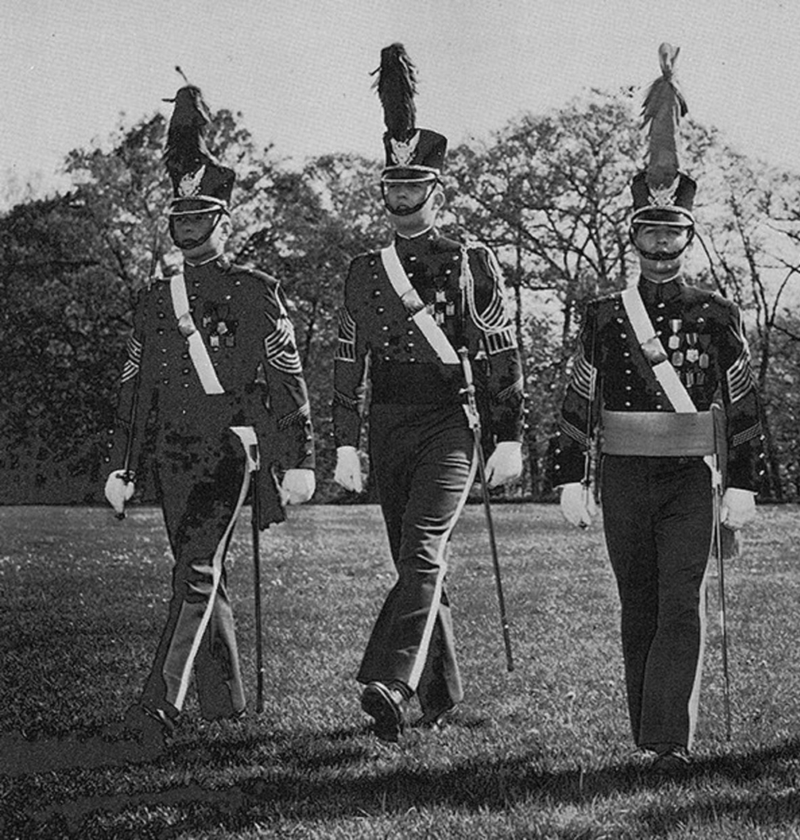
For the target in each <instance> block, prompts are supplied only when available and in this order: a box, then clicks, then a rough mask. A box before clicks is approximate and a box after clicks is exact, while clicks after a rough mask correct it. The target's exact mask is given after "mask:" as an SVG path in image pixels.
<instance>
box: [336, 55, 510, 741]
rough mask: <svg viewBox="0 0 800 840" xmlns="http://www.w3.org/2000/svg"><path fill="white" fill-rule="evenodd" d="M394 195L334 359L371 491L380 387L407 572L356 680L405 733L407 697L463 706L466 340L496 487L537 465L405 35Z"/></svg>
mask: <svg viewBox="0 0 800 840" xmlns="http://www.w3.org/2000/svg"><path fill="white" fill-rule="evenodd" d="M376 72H377V73H378V78H377V81H376V87H377V90H378V95H379V97H380V99H381V103H382V106H383V110H384V117H385V123H386V128H387V131H386V133H385V134H384V148H385V152H386V166H385V169H384V170H383V173H382V176H381V190H382V195H383V201H384V205H385V208H386V212H387V216H388V219H389V222H390V224H391V226H392V228H393V229H394V233H395V235H394V240H393V242H392V243H391V244H390V245H388V246H387V247H386V248H383V249H382V250H379V251H374V252H371V253H367V254H364V255H361V256H359V257H356V259H355V260H353V262H352V264H351V266H350V271H349V274H348V277H347V280H346V283H345V291H344V304H343V306H342V307H341V309H340V312H339V341H338V349H337V352H336V356H335V366H334V367H335V372H334V380H335V381H334V404H333V421H334V434H335V439H336V444H337V462H336V470H335V475H334V479H335V481H337V482H338V483H339V484H340V485H341V486H343V487H344V488H346V489H347V490H351V491H355V492H360V491H361V489H362V475H361V465H360V460H359V454H358V446H359V440H360V430H361V424H362V419H363V414H364V411H365V385H366V380H367V378H368V379H369V383H370V385H371V397H370V406H369V453H370V464H371V466H372V468H373V474H374V479H375V483H376V487H377V491H378V496H379V500H380V505H381V511H382V513H383V518H384V521H385V524H386V530H387V533H388V538H389V546H390V550H391V555H392V560H393V561H394V565H395V569H396V572H397V581H396V583H395V585H394V587H393V588H392V590H391V591H390V592H389V594H388V596H387V598H386V600H385V603H384V605H383V608H382V610H381V612H380V615H379V616H378V619H377V621H376V623H375V626H374V628H373V630H372V634H371V636H370V639H369V642H368V644H367V648H366V651H365V653H364V656H363V660H362V662H361V667H360V669H359V671H358V674H357V680H358V681H359V682H360V683H362V684H364V685H365V686H366V687H365V688H364V690H363V693H362V696H361V706H362V708H363V710H364V711H365V712H366V713H367V714H368V715H369V716H370V717H372V718H373V719H374V731H375V733H376V735H377V736H378V737H379V738H381V739H383V740H387V741H395V740H397V738H398V736H399V735H400V733H401V732H402V730H403V727H404V725H405V716H406V704H407V703H408V701H409V700H410V699H411V698H412V696H413V695H414V694H416V695H417V696H418V700H419V704H420V708H421V712H422V715H421V717H420V718H419V719H418V720H417V721H416V722H415V723H416V724H418V725H421V726H434V725H436V724H437V722H438V721H439V719H440V717H441V716H442V715H443V714H444V713H445V712H447V711H448V710H450V709H451V708H453V706H455V704H457V703H458V702H459V701H460V700H461V699H462V686H461V676H460V673H459V667H458V664H457V662H456V652H455V643H454V637H453V622H452V618H451V613H450V602H449V600H448V597H447V592H446V589H445V575H446V571H447V563H446V557H445V549H446V546H447V543H448V540H449V538H450V535H451V533H452V531H453V528H454V526H455V524H456V521H457V520H458V517H459V515H460V513H461V510H462V508H463V506H464V503H465V501H466V499H467V495H468V492H469V489H470V487H471V485H472V483H473V480H474V477H475V471H476V463H477V460H476V452H475V446H474V440H473V436H472V432H471V431H470V428H469V426H468V423H467V417H466V414H465V411H464V405H463V403H464V397H463V392H462V389H463V388H464V385H465V383H464V379H463V376H462V368H461V366H460V363H459V358H458V356H457V352H456V351H457V349H458V348H461V347H466V348H467V349H468V353H469V357H470V359H471V360H472V362H474V363H475V367H476V371H475V374H476V380H478V378H479V377H480V381H479V382H478V384H481V385H482V388H483V391H484V392H485V393H486V396H487V400H488V403H489V404H490V413H491V420H492V426H493V433H494V441H493V442H496V447H495V448H494V451H493V452H492V454H491V456H490V457H489V459H488V461H487V464H486V475H487V480H488V485H489V486H491V487H496V486H498V485H500V484H502V483H504V482H507V481H511V480H513V479H515V478H517V477H518V476H519V475H520V473H521V470H522V462H521V442H520V441H521V434H522V377H521V364H520V357H519V352H518V349H517V344H516V339H515V336H514V329H513V325H512V323H511V320H510V318H509V316H508V313H507V311H506V307H505V304H504V299H503V288H502V280H501V277H500V272H499V268H498V265H497V262H496V260H495V258H494V256H493V255H492V254H491V253H490V252H489V251H488V250H487V249H486V248H485V247H483V246H480V245H464V244H461V243H459V242H456V241H453V240H450V239H447V238H445V237H444V236H442V235H441V234H440V233H439V232H438V230H437V229H436V220H437V216H438V214H439V211H440V210H441V208H442V205H443V204H444V194H443V191H442V186H441V182H440V176H441V170H442V165H443V163H444V158H445V153H446V149H447V140H446V138H445V137H443V136H442V135H441V134H437V133H436V132H434V131H430V130H428V129H418V128H416V127H415V107H414V100H413V97H414V94H415V92H416V74H415V68H414V66H413V64H412V63H411V61H410V59H409V57H408V55H407V54H406V52H405V49H404V48H403V46H402V45H401V44H392V45H391V46H389V47H387V48H385V49H384V50H383V51H382V53H381V64H380V67H379V69H378V70H377V71H376Z"/></svg>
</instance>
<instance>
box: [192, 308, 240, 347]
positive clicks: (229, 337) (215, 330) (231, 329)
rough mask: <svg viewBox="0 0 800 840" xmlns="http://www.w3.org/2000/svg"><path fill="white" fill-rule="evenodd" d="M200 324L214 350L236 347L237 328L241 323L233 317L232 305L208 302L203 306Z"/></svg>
mask: <svg viewBox="0 0 800 840" xmlns="http://www.w3.org/2000/svg"><path fill="white" fill-rule="evenodd" d="M200 323H201V326H202V329H203V332H204V333H205V334H206V335H207V336H208V344H209V347H211V348H212V349H215V350H218V349H219V348H220V347H235V346H236V328H237V327H238V325H239V322H238V321H237V320H236V319H235V318H233V317H231V312H230V304H228V303H217V302H216V301H206V302H205V303H204V304H203V317H202V319H201V321H200Z"/></svg>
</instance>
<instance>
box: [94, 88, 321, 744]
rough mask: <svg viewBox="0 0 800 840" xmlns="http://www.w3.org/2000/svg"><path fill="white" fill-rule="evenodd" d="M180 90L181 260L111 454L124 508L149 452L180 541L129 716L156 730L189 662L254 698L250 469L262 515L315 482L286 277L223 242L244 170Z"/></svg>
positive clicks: (227, 700)
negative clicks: (243, 613)
mask: <svg viewBox="0 0 800 840" xmlns="http://www.w3.org/2000/svg"><path fill="white" fill-rule="evenodd" d="M174 102H175V107H174V113H173V117H172V119H171V121H170V126H169V133H168V138H167V149H166V154H165V162H166V166H167V170H168V172H169V175H170V179H171V181H172V185H173V190H174V199H173V201H172V203H171V205H170V209H169V229H170V235H171V237H172V239H173V241H174V242H175V244H176V245H177V247H178V248H180V250H181V251H182V252H183V263H184V265H183V272H182V273H177V274H175V275H174V276H172V278H171V279H169V280H164V279H160V278H159V279H155V280H154V281H153V282H152V283H151V284H150V285H149V287H148V288H145V289H144V290H143V291H142V292H141V294H140V296H139V299H138V301H137V305H136V308H135V313H134V328H133V333H132V335H131V337H130V339H129V342H128V359H127V362H126V364H125V367H124V371H123V375H122V388H121V393H120V402H119V407H118V429H117V431H116V433H115V434H113V436H112V437H111V442H110V444H109V447H110V449H109V452H108V455H107V458H106V461H108V462H109V464H110V465H111V466H112V467H113V468H114V469H113V471H112V472H111V474H110V475H109V478H108V482H107V485H106V496H107V498H108V500H109V502H110V503H111V504H112V506H113V507H114V508H115V510H117V511H118V512H119V513H120V515H121V514H122V511H123V506H124V504H125V502H126V501H127V500H128V499H129V498H130V497H131V495H132V494H133V490H134V481H135V480H136V478H137V477H138V476H143V475H144V474H145V472H146V470H147V469H148V462H150V461H152V463H150V464H149V466H150V468H151V469H152V470H153V472H154V476H155V486H156V490H157V493H158V496H159V498H160V501H161V504H162V509H163V513H164V521H165V525H166V528H167V533H168V535H169V540H170V545H171V548H172V552H173V555H174V561H175V565H174V569H173V573H172V600H171V601H170V604H169V612H168V616H167V622H166V626H165V627H164V631H163V633H162V636H161V641H160V643H159V645H158V650H157V652H156V655H155V661H154V663H153V666H152V670H151V673H150V676H149V678H148V680H147V683H146V685H145V687H144V691H143V692H142V695H141V699H140V702H138V703H137V704H136V705H135V706H133V707H132V708H131V709H130V710H129V712H128V715H127V718H126V722H127V724H128V726H129V727H131V728H132V729H134V730H135V731H137V733H138V734H139V735H140V736H141V735H143V736H144V737H145V739H151V740H152V741H153V742H154V743H158V742H159V741H160V740H161V738H162V735H163V734H164V733H169V732H171V731H172V729H173V728H174V725H175V721H176V719H177V716H178V714H179V712H180V711H181V710H182V708H183V705H184V702H185V699H186V694H187V690H188V688H189V684H190V681H191V677H192V672H194V676H195V680H196V688H197V695H198V700H199V704H200V711H201V714H202V715H203V717H204V718H206V719H208V720H214V719H218V718H236V717H238V716H239V715H241V714H242V713H243V712H244V709H245V695H244V690H243V686H242V679H241V674H240V668H239V657H238V653H237V648H236V636H235V632H234V620H233V610H232V606H231V601H230V597H229V595H228V590H227V587H226V574H225V553H226V550H227V547H228V543H229V540H230V537H231V533H232V531H233V529H234V526H235V524H236V520H237V517H238V515H239V511H240V510H241V507H242V504H243V502H244V500H245V497H246V495H247V493H248V489H249V483H250V475H251V473H250V470H251V469H252V468H253V467H254V466H256V463H257V462H260V466H261V469H260V470H259V471H258V472H254V473H253V475H255V476H257V477H258V478H257V480H258V482H259V492H260V498H261V504H260V508H261V521H260V526H261V528H266V527H268V526H269V525H270V524H271V523H274V522H280V521H281V520H283V519H284V513H283V504H282V503H289V504H295V503H301V502H305V501H307V500H308V499H309V498H310V497H311V495H312V494H313V492H314V473H313V448H312V434H311V422H310V415H309V403H308V395H307V392H306V385H305V382H304V379H303V374H302V370H301V366H300V359H299V356H298V353H297V348H296V346H295V338H294V330H293V328H292V324H291V322H290V320H289V317H288V315H287V312H286V307H285V305H284V301H283V297H282V293H281V290H280V287H279V286H278V282H277V281H276V280H274V279H273V278H272V277H269V276H267V275H266V274H263V273H261V272H259V271H254V270H251V269H249V268H243V267H241V266H236V265H233V264H231V262H230V261H229V259H228V258H227V257H226V256H224V254H223V251H224V246H225V241H226V239H227V238H228V236H229V234H230V230H231V220H230V209H229V202H230V197H231V192H232V189H233V185H234V172H233V171H232V170H231V169H228V168H226V167H224V166H222V165H220V163H219V162H218V161H217V159H216V158H215V157H214V156H213V155H212V154H211V152H210V151H209V149H208V148H207V145H206V141H205V137H204V133H205V127H206V125H207V123H208V121H209V119H210V115H209V112H208V109H207V107H206V105H205V103H204V101H203V99H202V96H201V93H200V91H199V89H198V88H196V87H193V86H190V85H188V86H186V87H183V88H181V90H179V91H178V93H177V96H176V98H175V100H174ZM148 417H150V422H148ZM151 454H152V458H149V457H148V456H150V455H151ZM276 471H277V472H279V473H280V474H282V481H281V485H280V488H278V486H276V481H275V478H274V475H273V473H274V472H276Z"/></svg>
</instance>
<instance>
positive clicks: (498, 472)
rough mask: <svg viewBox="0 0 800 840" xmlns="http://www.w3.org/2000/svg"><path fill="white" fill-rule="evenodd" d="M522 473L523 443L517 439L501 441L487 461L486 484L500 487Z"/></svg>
mask: <svg viewBox="0 0 800 840" xmlns="http://www.w3.org/2000/svg"><path fill="white" fill-rule="evenodd" d="M521 475H522V444H521V443H520V442H519V441H516V440H504V441H501V442H500V443H498V444H497V448H496V449H495V450H494V452H492V454H491V455H490V456H489V460H488V461H487V462H486V486H487V487H499V486H500V485H501V484H506V483H507V482H509V481H514V480H516V479H517V478H519V477H520V476H521Z"/></svg>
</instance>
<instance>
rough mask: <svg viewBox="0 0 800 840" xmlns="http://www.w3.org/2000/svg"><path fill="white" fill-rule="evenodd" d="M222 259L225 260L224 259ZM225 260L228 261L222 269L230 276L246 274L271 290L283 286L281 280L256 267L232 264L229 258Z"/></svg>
mask: <svg viewBox="0 0 800 840" xmlns="http://www.w3.org/2000/svg"><path fill="white" fill-rule="evenodd" d="M220 259H223V257H221V258H220ZM224 259H225V260H226V263H225V265H224V266H222V265H220V268H222V269H223V270H224V271H227V272H228V273H229V274H246V275H247V276H248V277H252V278H253V279H254V280H258V281H260V282H261V283H264V284H265V285H267V286H269V287H271V288H276V287H278V286H280V284H281V283H280V280H278V279H277V278H276V277H273V276H272V275H271V274H267V273H266V272H264V271H261V270H260V269H258V268H256V267H255V266H252V265H239V264H238V263H234V262H231V260H230V259H229V258H228V257H224Z"/></svg>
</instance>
